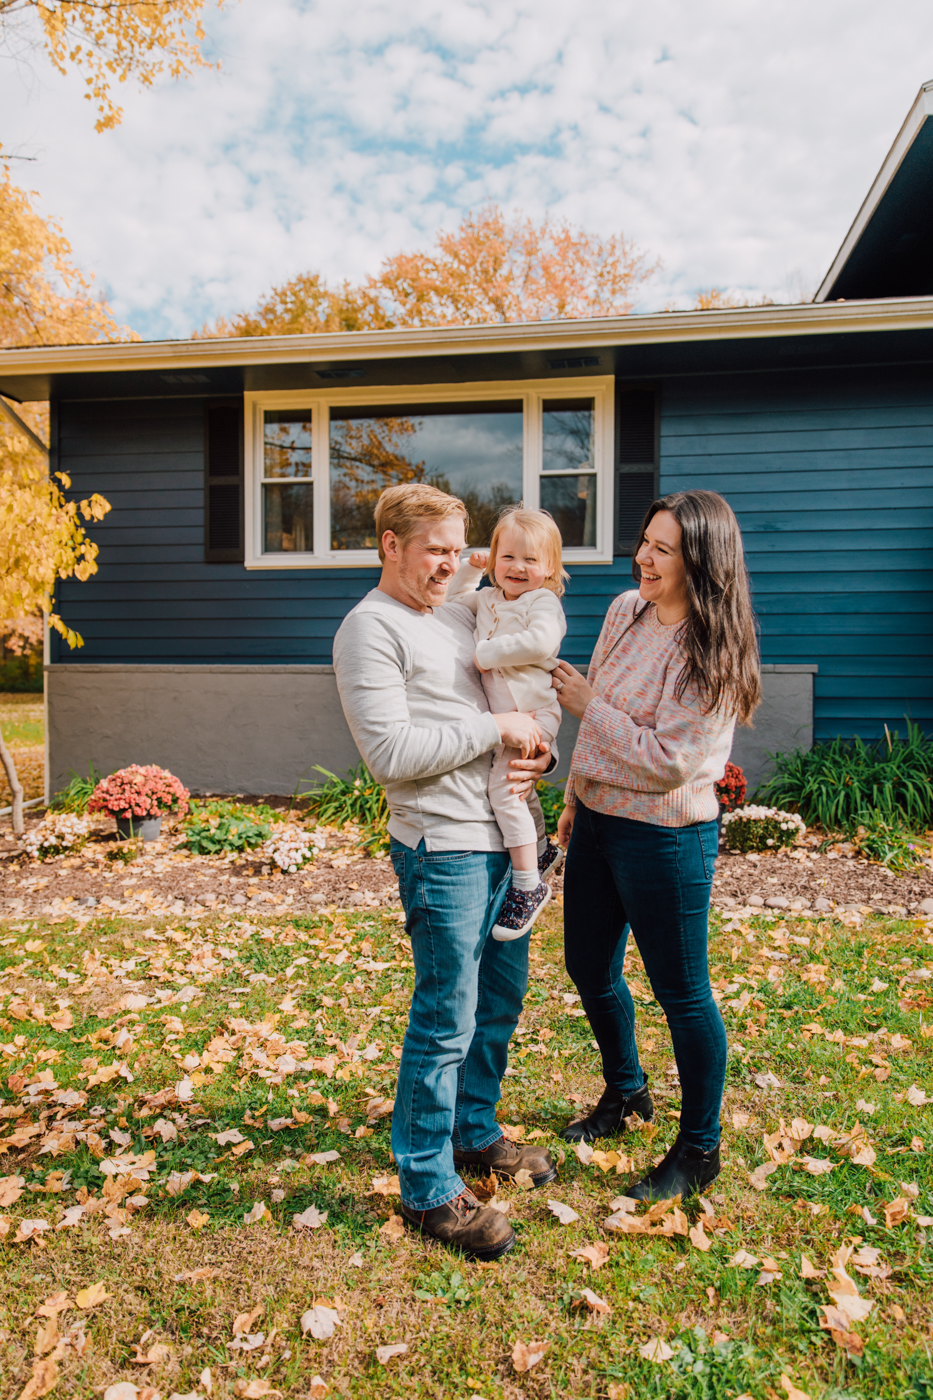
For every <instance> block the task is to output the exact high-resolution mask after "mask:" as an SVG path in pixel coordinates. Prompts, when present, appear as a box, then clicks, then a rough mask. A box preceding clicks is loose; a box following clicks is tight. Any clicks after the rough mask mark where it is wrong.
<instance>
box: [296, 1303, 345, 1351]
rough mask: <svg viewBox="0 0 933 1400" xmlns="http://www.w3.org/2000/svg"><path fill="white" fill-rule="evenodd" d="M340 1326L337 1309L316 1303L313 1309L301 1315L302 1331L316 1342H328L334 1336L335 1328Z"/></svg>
mask: <svg viewBox="0 0 933 1400" xmlns="http://www.w3.org/2000/svg"><path fill="white" fill-rule="evenodd" d="M339 1326H340V1317H339V1316H338V1313H337V1310H336V1309H335V1308H328V1307H325V1305H324V1304H323V1303H315V1305H314V1307H313V1308H309V1309H308V1311H307V1312H304V1313H302V1314H301V1330H302V1332H304V1333H305V1335H306V1336H307V1335H310V1336H312V1337H313V1338H314V1340H315V1341H316V1342H326V1341H327V1339H328V1337H332V1336H333V1335H334V1328H335V1327H339Z"/></svg>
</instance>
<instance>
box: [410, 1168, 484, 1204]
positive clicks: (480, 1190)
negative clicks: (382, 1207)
mask: <svg viewBox="0 0 933 1400" xmlns="http://www.w3.org/2000/svg"><path fill="white" fill-rule="evenodd" d="M396 1180H398V1178H396ZM471 1189H472V1191H473V1195H474V1196H475V1197H476V1199H477V1200H478V1201H479V1203H480V1205H484V1206H485V1205H489V1204H490V1203H491V1202H492V1201H493V1200H494V1199H495V1195H496V1192H497V1191H498V1189H499V1178H498V1177H497V1176H496V1174H495V1172H490V1173H489V1175H488V1176H478V1177H476V1178H475V1180H474V1181H473V1183H472V1188H471Z"/></svg>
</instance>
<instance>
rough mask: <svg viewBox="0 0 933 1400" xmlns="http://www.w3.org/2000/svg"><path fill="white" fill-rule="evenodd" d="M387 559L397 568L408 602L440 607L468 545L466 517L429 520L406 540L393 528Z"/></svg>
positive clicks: (388, 538)
mask: <svg viewBox="0 0 933 1400" xmlns="http://www.w3.org/2000/svg"><path fill="white" fill-rule="evenodd" d="M384 548H385V551H386V562H387V563H388V564H389V565H390V567H391V568H392V569H393V571H394V572H395V576H396V581H397V585H398V587H399V590H400V591H401V592H402V593H404V594H405V595H407V598H408V599H410V600H411V602H410V604H409V606H412V607H417V608H419V609H424V608H437V607H440V605H441V604H442V603H443V602H444V599H445V598H446V597H447V589H448V586H449V584H450V580H451V579H452V578H453V576H454V574H455V573H456V572H457V570H458V569H459V567H460V554H461V552H462V551H463V550H464V549H465V548H466V536H465V534H464V529H463V517H462V516H460V515H450V516H448V517H447V519H446V520H426V521H425V522H424V524H423V525H422V526H421V527H420V528H419V529H418V530H417V531H416V532H415V534H414V535H412V536H411V538H410V539H408V540H406V541H405V543H404V544H403V543H402V542H401V541H400V540H399V539H398V538H397V537H396V535H395V534H394V533H393V532H392V531H387V532H386V535H385V537H384Z"/></svg>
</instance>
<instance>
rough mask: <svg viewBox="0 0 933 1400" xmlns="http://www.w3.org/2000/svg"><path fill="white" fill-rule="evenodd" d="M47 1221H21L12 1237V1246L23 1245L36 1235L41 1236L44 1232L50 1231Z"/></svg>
mask: <svg viewBox="0 0 933 1400" xmlns="http://www.w3.org/2000/svg"><path fill="white" fill-rule="evenodd" d="M50 1228H51V1227H50V1226H49V1222H48V1221H47V1220H21V1221H20V1222H19V1229H18V1230H17V1231H16V1234H15V1235H14V1236H13V1243H14V1244H24V1243H25V1242H26V1240H31V1239H33V1238H34V1237H35V1236H36V1235H41V1234H42V1233H43V1232H44V1231H45V1230H48V1229H50Z"/></svg>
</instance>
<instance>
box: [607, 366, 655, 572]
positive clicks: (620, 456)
mask: <svg viewBox="0 0 933 1400" xmlns="http://www.w3.org/2000/svg"><path fill="white" fill-rule="evenodd" d="M657 495H658V395H657V392H656V391H655V390H654V389H627V390H625V389H624V390H622V391H621V392H620V394H619V400H618V439H617V457H616V513H615V527H616V528H615V548H614V553H615V554H633V553H634V552H635V549H636V547H637V543H638V530H639V527H640V525H641V522H642V520H643V519H644V517H645V513H646V511H647V510H648V507H649V506H650V505H651V503H652V501H654V500H656V499H657Z"/></svg>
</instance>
